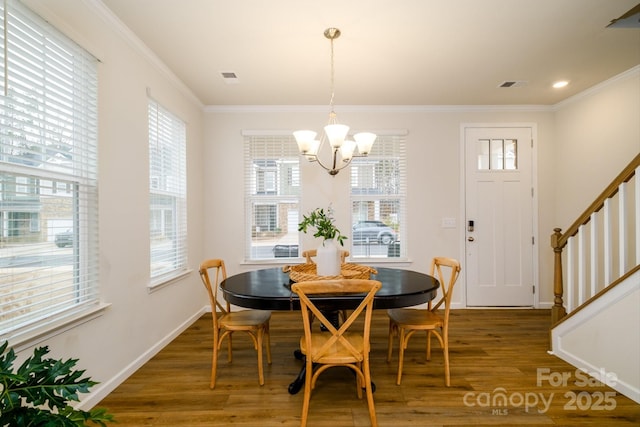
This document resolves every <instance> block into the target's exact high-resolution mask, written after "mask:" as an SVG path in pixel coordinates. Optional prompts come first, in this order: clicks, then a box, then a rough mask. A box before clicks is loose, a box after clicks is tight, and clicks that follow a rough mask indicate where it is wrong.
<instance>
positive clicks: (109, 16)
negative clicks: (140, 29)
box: [82, 0, 204, 109]
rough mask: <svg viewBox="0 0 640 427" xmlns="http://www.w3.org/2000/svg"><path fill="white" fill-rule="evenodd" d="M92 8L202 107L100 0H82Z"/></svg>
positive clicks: (185, 87) (194, 96)
mask: <svg viewBox="0 0 640 427" xmlns="http://www.w3.org/2000/svg"><path fill="white" fill-rule="evenodd" d="M82 1H83V2H84V3H85V4H87V6H88V7H89V8H90V9H92V10H93V11H94V12H95V13H96V14H97V15H98V16H99V17H100V18H102V20H103V21H104V22H105V23H106V24H107V25H108V26H109V27H111V28H112V29H113V30H114V32H115V33H116V34H118V35H119V36H120V37H121V38H122V39H123V40H124V41H125V42H126V43H127V44H128V45H129V46H131V48H133V49H134V50H135V51H137V52H139V53H140V54H141V55H142V57H143V58H145V59H146V60H147V61H148V62H149V63H150V64H151V65H152V66H153V67H154V68H156V69H157V70H158V71H159V72H160V74H161V75H162V76H164V77H165V78H166V79H167V80H168V81H169V82H170V83H171V84H172V85H173V86H175V87H176V88H177V89H178V90H179V91H180V92H181V93H182V94H183V95H185V96H186V97H187V98H189V99H190V100H191V101H193V102H194V103H195V104H196V105H197V106H198V107H199V108H201V109H202V108H204V104H203V103H202V101H200V99H199V98H198V97H197V96H196V95H195V94H194V93H193V92H192V91H191V89H189V88H188V87H187V86H186V85H185V84H184V82H183V81H182V80H180V79H179V78H178V76H176V75H175V74H174V73H173V71H171V69H170V68H169V67H167V65H166V64H165V63H164V62H163V61H162V60H161V59H160V58H158V56H157V55H156V54H155V53H154V52H153V51H152V50H151V49H149V47H148V46H147V45H146V44H144V43H143V42H142V40H140V38H139V37H138V36H136V34H135V33H134V32H133V31H131V29H129V27H127V26H126V25H125V24H124V23H123V22H122V21H121V20H120V19H119V18H118V17H117V16H116V15H115V14H114V13H113V12H112V11H111V9H109V8H108V7H107V6H106V5H105V4H104V3H103V2H102V0H82Z"/></svg>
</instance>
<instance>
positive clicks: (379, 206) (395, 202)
mask: <svg viewBox="0 0 640 427" xmlns="http://www.w3.org/2000/svg"><path fill="white" fill-rule="evenodd" d="M348 170H350V172H351V223H352V226H353V229H352V233H351V239H350V240H351V257H352V258H387V257H400V256H405V255H404V254H405V253H406V248H405V247H403V246H402V244H401V243H402V241H403V240H404V239H403V238H402V237H403V236H405V235H406V230H405V229H404V227H403V226H404V216H405V211H406V208H405V206H406V203H405V199H406V154H405V138H404V137H403V136H388V135H382V136H378V138H377V139H376V142H375V144H374V145H373V149H372V151H371V153H370V154H369V156H368V157H356V158H354V159H353V161H352V163H351V166H350V168H349V169H348Z"/></svg>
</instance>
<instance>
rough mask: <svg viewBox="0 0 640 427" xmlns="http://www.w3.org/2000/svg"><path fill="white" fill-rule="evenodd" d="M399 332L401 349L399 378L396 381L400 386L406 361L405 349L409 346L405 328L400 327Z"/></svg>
mask: <svg viewBox="0 0 640 427" xmlns="http://www.w3.org/2000/svg"><path fill="white" fill-rule="evenodd" d="M398 330H399V335H400V339H399V341H398V342H399V348H398V378H397V379H396V384H397V385H400V381H402V362H403V361H404V349H405V348H406V346H407V344H406V343H405V333H404V328H401V327H398Z"/></svg>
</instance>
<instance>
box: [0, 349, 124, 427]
mask: <svg viewBox="0 0 640 427" xmlns="http://www.w3.org/2000/svg"><path fill="white" fill-rule="evenodd" d="M47 353H49V348H48V347H39V348H36V349H35V350H34V351H33V355H32V356H31V357H29V358H27V359H26V360H25V361H24V362H23V363H22V365H20V367H18V368H17V369H16V370H15V372H14V368H13V363H14V362H15V360H16V358H17V356H16V354H15V352H14V351H13V349H12V348H8V343H7V342H6V341H5V342H4V343H3V344H2V345H0V426H2V427H5V426H11V427H23V426H24V427H27V426H28V427H31V426H33V427H36V426H42V427H45V426H46V427H54V426H56V427H57V426H62V427H66V426H70V427H77V426H91V425H100V426H103V427H104V426H106V423H107V422H112V421H114V420H113V415H111V414H109V413H108V412H107V410H106V409H104V408H93V409H91V410H90V411H83V410H79V409H75V408H73V407H72V406H71V405H70V404H69V402H70V401H76V402H78V401H79V400H80V399H79V398H78V393H88V392H89V389H90V388H91V387H93V386H94V385H96V384H98V383H97V382H95V381H91V378H89V377H84V378H83V377H82V376H83V375H84V372H85V371H77V370H73V367H74V366H75V365H76V363H77V362H78V359H68V360H66V361H63V360H56V359H50V358H43V357H44V356H45V355H46V354H47ZM87 422H90V423H89V424H87Z"/></svg>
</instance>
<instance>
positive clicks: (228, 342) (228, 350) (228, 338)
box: [227, 332, 233, 363]
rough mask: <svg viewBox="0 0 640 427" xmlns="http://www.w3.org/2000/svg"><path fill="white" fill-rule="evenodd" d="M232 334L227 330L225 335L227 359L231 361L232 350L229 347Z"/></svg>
mask: <svg viewBox="0 0 640 427" xmlns="http://www.w3.org/2000/svg"><path fill="white" fill-rule="evenodd" d="M232 336H233V332H229V335H227V361H228V362H229V363H231V362H232V361H233V350H232V347H231V337H232Z"/></svg>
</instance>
